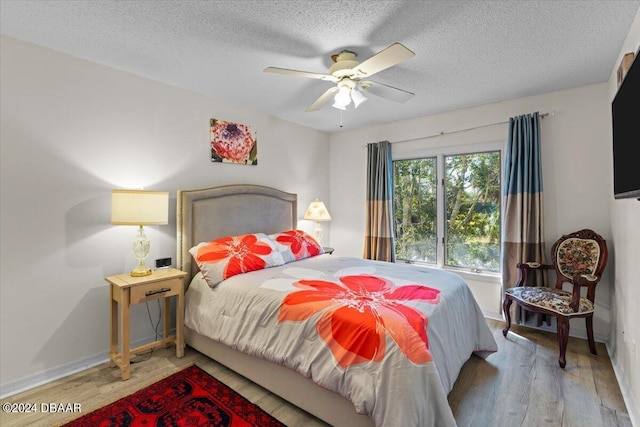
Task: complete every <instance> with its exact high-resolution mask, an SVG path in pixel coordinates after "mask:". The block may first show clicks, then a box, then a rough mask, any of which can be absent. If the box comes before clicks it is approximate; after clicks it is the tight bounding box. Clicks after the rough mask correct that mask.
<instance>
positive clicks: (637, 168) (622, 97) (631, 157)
mask: <svg viewBox="0 0 640 427" xmlns="http://www.w3.org/2000/svg"><path fill="white" fill-rule="evenodd" d="M639 53H640V52H639ZM637 57H638V54H636V59H635V60H634V61H633V63H632V64H631V67H630V68H629V71H627V74H626V76H625V77H624V80H623V81H622V85H621V86H620V88H618V93H617V94H616V96H615V98H614V99H613V102H612V103H611V113H612V121H613V195H614V197H615V198H616V199H628V198H638V199H640V60H638V59H637Z"/></svg>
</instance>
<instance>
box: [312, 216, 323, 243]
mask: <svg viewBox="0 0 640 427" xmlns="http://www.w3.org/2000/svg"><path fill="white" fill-rule="evenodd" d="M313 237H315V239H316V242H318V244H320V243H321V242H322V228H320V221H316V228H315V229H314V230H313Z"/></svg>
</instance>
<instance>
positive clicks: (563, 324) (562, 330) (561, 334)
mask: <svg viewBox="0 0 640 427" xmlns="http://www.w3.org/2000/svg"><path fill="white" fill-rule="evenodd" d="M556 320H557V322H558V344H560V357H558V363H559V364H560V367H561V368H563V369H564V367H565V365H566V364H567V360H566V359H565V354H566V352H567V343H568V342H569V319H568V318H566V317H557V318H556Z"/></svg>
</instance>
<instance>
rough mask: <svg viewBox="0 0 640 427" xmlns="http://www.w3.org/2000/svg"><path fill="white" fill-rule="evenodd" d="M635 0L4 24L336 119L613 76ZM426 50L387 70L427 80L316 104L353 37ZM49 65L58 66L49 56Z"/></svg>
mask: <svg viewBox="0 0 640 427" xmlns="http://www.w3.org/2000/svg"><path fill="white" fill-rule="evenodd" d="M639 6H640V0H632V1H577V0H574V1H409V0H406V1H376V0H338V1H334V0H324V1H323V0H316V1H302V0H289V1H287V0H272V1H267V0H253V1H249V0H243V1H239V0H228V1H179V0H176V1H156V2H154V1H141V0H138V1H105V0H102V1H85V0H78V1H48V0H35V1H29V0H19V1H13V0H0V17H1V20H0V32H2V34H5V35H8V36H11V37H14V38H17V39H21V40H26V41H29V42H32V43H35V44H38V45H42V46H46V47H49V48H51V49H55V50H58V51H61V52H65V53H68V54H71V55H74V56H77V57H80V58H85V59H88V60H90V61H94V62H97V63H101V64H105V65H108V66H111V67H115V68H118V69H121V70H125V71H128V72H131V73H133V74H136V75H140V76H144V77H147V78H150V79H153V80H156V81H160V82H164V83H167V84H170V85H173V86H177V87H181V88H184V89H188V90H190V91H193V92H197V93H201V94H204V95H208V96H212V97H215V98H223V99H226V100H228V101H231V102H233V103H235V104H237V105H241V106H245V107H247V108H250V109H251V110H254V111H259V112H263V113H266V114H270V115H273V116H276V117H279V118H282V119H285V120H289V121H291V122H295V123H299V124H302V125H305V126H308V127H312V128H315V129H319V130H322V131H326V132H337V131H340V130H346V129H353V128H357V127H362V126H367V125H373V124H379V123H386V122H391V121H396V120H401V119H406V118H411V117H417V116H423V115H427V114H433V113H438V112H443V111H449V110H455V109H459V108H463V107H468V106H473V105H481V104H486V103H490V102H495V101H500V100H505V99H510V98H518V97H523V96H528V95H533V94H539V93H545V92H551V91H555V90H560V89H567V88H573V87H579V86H583V85H587V84H592V83H599V82H604V81H607V80H608V78H609V75H610V73H611V70H612V69H613V67H614V66H615V61H616V59H617V55H618V53H619V50H620V47H621V46H622V43H623V42H624V40H625V37H626V35H627V33H628V31H629V28H630V26H631V23H632V21H633V19H634V16H635V14H636V13H637V11H638V7H639ZM394 42H401V43H402V44H404V45H405V46H407V47H408V48H409V49H411V50H413V51H414V52H415V54H416V56H415V57H414V58H412V59H410V60H408V61H406V62H403V63H402V64H400V65H398V66H396V67H393V68H390V69H387V70H385V71H382V72H380V73H379V74H377V75H376V76H375V79H374V80H375V81H378V82H380V83H384V84H387V85H391V86H395V87H399V88H401V89H404V90H407V91H410V92H413V93H415V96H414V97H413V98H412V99H411V100H409V101H407V102H406V103H404V104H399V103H396V102H393V101H389V100H386V99H383V98H378V97H374V96H373V95H371V96H369V98H370V99H369V101H367V102H366V103H364V104H362V105H361V106H360V107H359V108H358V109H357V110H354V109H353V107H352V106H350V107H349V109H348V110H347V111H346V112H344V114H343V121H344V127H343V128H340V127H339V122H340V112H339V110H336V109H334V108H332V107H331V106H329V105H328V106H326V107H325V108H323V109H322V110H320V111H316V112H311V113H306V112H305V111H304V110H305V108H306V107H307V106H309V105H310V104H311V103H312V102H313V101H314V100H315V99H316V98H318V97H319V96H320V95H321V94H322V93H323V92H324V91H325V90H327V89H328V88H329V87H330V85H331V84H332V83H330V82H325V81H321V80H312V79H303V78H297V77H289V76H282V75H276V74H268V73H263V72H262V70H263V69H264V68H265V67H267V66H275V67H281V68H291V69H296V70H304V71H311V72H318V73H326V72H327V70H328V67H329V66H330V65H331V64H332V61H331V58H330V56H331V55H332V54H335V53H338V52H340V51H341V50H343V49H349V50H351V51H354V52H356V53H357V54H358V59H359V60H360V61H364V60H365V59H367V58H369V57H370V56H372V55H374V54H375V53H377V52H379V51H380V50H382V49H384V48H385V47H387V46H389V45H390V44H392V43H394ZM43 66H45V65H44V64H43Z"/></svg>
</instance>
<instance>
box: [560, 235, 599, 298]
mask: <svg viewBox="0 0 640 427" xmlns="http://www.w3.org/2000/svg"><path fill="white" fill-rule="evenodd" d="M551 257H552V263H553V267H554V268H555V270H556V274H557V280H556V288H561V287H562V282H565V281H571V280H572V279H573V278H574V277H580V276H581V275H583V274H586V275H594V276H597V277H601V276H602V272H603V271H604V268H605V266H606V264H607V257H608V251H607V243H606V241H605V240H604V239H603V238H602V236H600V235H599V234H598V233H596V232H595V231H593V230H589V229H584V230H580V231H576V232H575V233H571V234H566V235H564V236H562V237H561V238H560V239H558V240H557V241H556V242H555V243H554V244H553V247H552V248H551Z"/></svg>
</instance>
